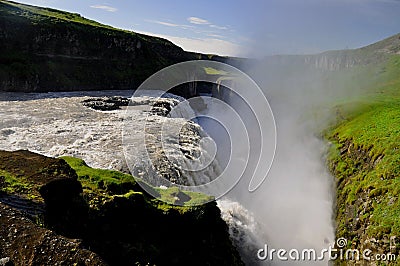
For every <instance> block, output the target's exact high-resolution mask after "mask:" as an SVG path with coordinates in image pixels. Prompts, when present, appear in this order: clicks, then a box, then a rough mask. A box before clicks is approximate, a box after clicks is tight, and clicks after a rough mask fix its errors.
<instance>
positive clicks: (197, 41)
mask: <svg viewBox="0 0 400 266" xmlns="http://www.w3.org/2000/svg"><path fill="white" fill-rule="evenodd" d="M136 32H138V33H142V34H146V35H150V36H156V37H160V38H164V39H167V40H170V41H172V42H173V43H174V44H176V45H178V46H180V47H182V48H183V49H184V50H186V51H192V52H199V53H204V54H217V55H225V56H242V55H243V53H242V52H243V51H244V49H243V47H242V46H240V45H238V44H236V43H233V42H230V41H225V40H220V39H216V38H187V37H176V36H170V35H163V34H155V33H151V32H145V31H136Z"/></svg>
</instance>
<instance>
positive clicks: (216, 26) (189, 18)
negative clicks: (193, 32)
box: [187, 17, 228, 30]
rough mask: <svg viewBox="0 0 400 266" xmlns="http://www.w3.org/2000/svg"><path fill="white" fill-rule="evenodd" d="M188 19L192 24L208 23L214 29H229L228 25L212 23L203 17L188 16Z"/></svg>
mask: <svg viewBox="0 0 400 266" xmlns="http://www.w3.org/2000/svg"><path fill="white" fill-rule="evenodd" d="M187 20H188V21H189V22H190V23H192V24H197V25H208V26H209V27H210V28H214V29H218V30H227V29H228V27H225V26H218V25H215V24H212V23H211V22H210V21H208V20H205V19H202V18H197V17H188V18H187Z"/></svg>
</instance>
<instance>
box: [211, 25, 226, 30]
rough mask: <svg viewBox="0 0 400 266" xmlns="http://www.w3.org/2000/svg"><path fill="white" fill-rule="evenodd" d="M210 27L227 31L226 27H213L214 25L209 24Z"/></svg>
mask: <svg viewBox="0 0 400 266" xmlns="http://www.w3.org/2000/svg"><path fill="white" fill-rule="evenodd" d="M210 27H211V28H214V29H218V30H227V29H228V27H225V26H217V25H214V24H210Z"/></svg>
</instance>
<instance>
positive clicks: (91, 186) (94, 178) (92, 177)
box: [61, 156, 213, 211]
mask: <svg viewBox="0 0 400 266" xmlns="http://www.w3.org/2000/svg"><path fill="white" fill-rule="evenodd" d="M61 158H62V159H63V160H65V161H66V162H67V163H68V164H69V165H70V166H71V167H72V168H73V169H74V170H75V172H76V173H77V175H78V180H79V181H80V182H81V183H82V187H83V189H84V191H85V193H86V194H87V195H88V201H89V203H90V204H91V205H92V207H96V206H97V205H98V204H102V203H104V201H106V200H109V199H112V198H113V197H115V196H124V197H131V196H132V195H136V194H138V193H139V194H143V195H147V193H145V192H144V190H143V189H142V188H141V187H140V186H139V184H138V183H137V182H136V181H135V178H134V177H132V176H131V175H128V174H124V173H121V172H118V171H113V170H106V169H95V168H91V167H89V166H87V164H86V163H85V162H84V161H83V160H82V159H79V158H74V157H69V156H64V157H61ZM139 182H142V183H143V181H139ZM144 185H145V186H146V187H147V188H148V189H150V190H153V191H152V194H153V195H158V196H159V198H160V199H161V201H160V200H158V199H154V198H152V197H150V196H145V199H146V201H147V202H148V203H150V204H152V205H154V206H157V208H161V209H163V210H169V209H170V208H178V209H179V210H180V211H184V210H187V209H185V208H186V207H179V206H173V205H172V204H176V203H177V196H179V194H180V193H182V194H184V196H187V197H189V198H190V199H189V200H187V201H185V202H184V206H194V205H200V204H203V203H206V202H209V201H211V200H213V198H212V197H210V196H208V195H205V194H201V193H196V192H190V191H181V190H179V188H177V187H170V188H167V189H162V188H154V187H151V186H150V185H148V184H144ZM170 204H171V205H170Z"/></svg>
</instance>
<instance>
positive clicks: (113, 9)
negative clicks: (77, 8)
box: [90, 5, 118, 12]
mask: <svg viewBox="0 0 400 266" xmlns="http://www.w3.org/2000/svg"><path fill="white" fill-rule="evenodd" d="M90 7H91V8H97V9H102V10H105V11H108V12H116V11H118V9H117V8H115V7H112V6H106V5H94V6H90Z"/></svg>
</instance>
